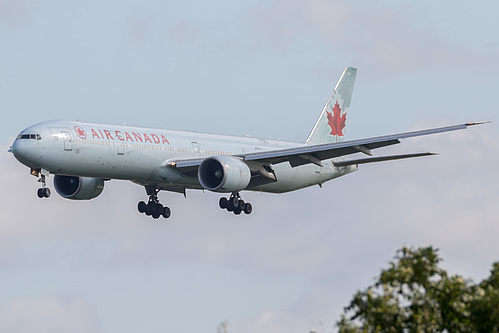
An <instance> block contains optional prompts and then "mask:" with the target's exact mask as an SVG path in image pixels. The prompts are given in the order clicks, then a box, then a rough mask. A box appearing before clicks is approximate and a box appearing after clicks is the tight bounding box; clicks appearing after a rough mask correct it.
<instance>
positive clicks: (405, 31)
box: [248, 0, 492, 74]
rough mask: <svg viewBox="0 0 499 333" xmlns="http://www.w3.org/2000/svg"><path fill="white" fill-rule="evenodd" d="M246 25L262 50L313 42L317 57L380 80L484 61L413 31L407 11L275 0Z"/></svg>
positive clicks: (461, 48)
mask: <svg viewBox="0 0 499 333" xmlns="http://www.w3.org/2000/svg"><path fill="white" fill-rule="evenodd" d="M248 21H249V22H251V23H252V24H254V26H255V29H254V30H253V31H254V33H255V35H256V40H257V41H263V42H264V45H262V46H263V47H265V48H267V49H276V50H282V51H286V52H287V50H289V49H295V48H307V47H309V46H308V44H307V41H308V40H314V41H316V43H315V44H314V46H315V47H317V45H322V48H318V49H317V52H324V51H325V50H326V52H329V53H331V56H334V57H339V56H343V57H345V58H348V59H349V61H350V62H352V63H355V64H357V66H359V67H362V68H368V69H369V70H371V71H376V72H381V73H384V74H391V73H398V72H406V71H416V70H421V69H428V68H435V67H437V66H449V65H459V64H463V63H468V62H470V61H473V60H475V62H476V60H478V59H481V60H482V61H484V60H486V59H485V58H484V57H483V56H480V55H478V54H475V53H474V52H473V50H470V49H468V48H466V47H465V46H464V45H459V44H455V43H453V42H452V41H449V40H445V39H444V38H443V37H441V36H438V35H437V34H430V33H429V32H426V31H423V30H421V29H417V28H415V24H413V23H414V21H415V20H414V18H413V17H412V16H411V15H410V8H407V7H395V6H392V7H381V6H372V4H371V3H369V4H367V3H362V2H361V4H359V3H355V4H354V3H348V4H346V3H344V2H341V1H328V0H308V1H305V0H294V1H284V0H277V1H274V2H272V3H271V4H270V5H266V6H260V7H257V8H256V9H255V10H254V11H253V12H252V13H251V14H250V19H249V20H248ZM489 60H492V58H490V59H489ZM487 63H490V61H487Z"/></svg>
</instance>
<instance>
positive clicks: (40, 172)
mask: <svg viewBox="0 0 499 333" xmlns="http://www.w3.org/2000/svg"><path fill="white" fill-rule="evenodd" d="M356 74H357V69H355V68H352V67H347V68H346V69H345V71H344V72H343V74H342V75H341V78H340V80H339V81H338V83H337V84H336V87H335V88H334V91H333V93H332V94H331V97H330V98H329V100H328V101H327V103H326V105H325V107H324V109H323V110H322V112H321V114H320V116H319V118H318V119H317V122H316V123H315V125H314V127H313V128H312V131H311V132H310V135H309V136H308V138H307V139H306V140H305V141H304V142H302V143H295V142H283V141H275V140H265V139H255V138H249V137H233V136H225V135H212V134H201V133H192V132H181V131H171V130H163V129H152V128H139V127H131V126H118V125H105V124H96V123H84V122H79V121H67V120H52V121H46V122H42V123H39V124H36V125H33V126H30V127H28V128H26V129H25V130H24V131H22V132H21V133H20V134H19V136H18V137H17V139H16V140H15V141H14V143H13V145H12V148H11V150H10V151H11V152H12V153H13V154H14V156H15V157H16V159H17V160H18V161H19V162H21V163H22V164H24V165H26V166H27V167H28V168H30V173H31V174H32V175H33V176H36V177H38V181H39V182H40V183H41V188H39V189H38V197H40V198H47V197H49V196H50V190H49V188H48V187H47V185H46V179H47V177H48V176H49V175H50V174H52V175H54V187H55V190H56V191H57V193H59V195H61V196H62V197H64V198H67V199H74V200H87V199H93V198H95V197H97V196H98V195H99V194H100V193H101V192H102V190H103V188H104V182H105V181H106V180H110V179H124V180H130V181H132V182H134V183H137V184H139V185H142V186H144V187H145V189H146V192H147V195H148V197H149V199H148V201H147V202H144V201H141V202H139V203H138V210H139V211H140V212H141V213H145V214H146V215H151V216H152V217H154V218H159V217H160V216H163V217H165V218H168V217H169V216H170V208H168V207H166V206H163V205H162V204H161V203H160V202H159V200H158V192H159V191H161V190H164V191H172V192H179V193H183V194H184V195H185V191H186V189H206V190H209V191H214V192H221V193H228V194H230V196H229V197H228V198H227V197H222V198H221V199H220V202H219V205H220V208H222V209H226V210H228V211H230V212H234V213H235V214H241V212H244V213H246V214H250V213H251V211H252V206H251V204H250V203H248V202H244V201H243V200H242V199H241V196H240V192H241V191H243V190H248V191H262V192H272V193H284V192H289V191H294V190H298V189H301V188H305V187H309V186H313V185H321V186H322V184H323V183H325V182H327V181H329V180H331V179H334V178H337V177H340V176H344V175H346V174H349V173H352V172H354V171H356V170H357V168H358V165H359V164H365V163H372V162H380V161H388V160H396V159H405V158H411V157H420V156H427V155H432V153H413V154H404V155H391V156H379V157H374V156H373V154H372V151H373V150H374V149H376V148H381V147H386V146H390V145H394V144H397V143H400V140H401V139H405V138H410V137H416V136H422V135H428V134H434V133H441V132H448V131H454V130H460V129H464V128H466V127H468V126H471V125H476V124H481V123H466V124H462V125H455V126H447V127H441V128H435V129H427V130H422V131H415V132H406V133H401V134H395V135H386V136H380V137H373V138H367V139H360V140H351V141H344V140H343V139H344V135H345V128H346V125H347V116H348V110H349V108H350V102H351V99H352V92H353V86H354V82H355V76H356ZM356 153H360V154H364V155H368V156H367V157H364V158H345V157H347V156H348V155H352V154H356Z"/></svg>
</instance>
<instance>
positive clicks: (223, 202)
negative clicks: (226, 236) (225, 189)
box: [218, 192, 253, 215]
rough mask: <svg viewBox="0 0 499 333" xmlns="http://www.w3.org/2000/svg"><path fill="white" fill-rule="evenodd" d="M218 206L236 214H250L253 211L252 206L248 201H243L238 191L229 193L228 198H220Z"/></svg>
mask: <svg viewBox="0 0 499 333" xmlns="http://www.w3.org/2000/svg"><path fill="white" fill-rule="evenodd" d="M218 204H219V206H220V208H222V209H227V211H228V212H233V213H234V214H236V215H239V214H241V213H242V212H244V213H245V214H251V212H252V211H253V206H251V204H250V203H249V202H244V200H242V199H241V196H240V195H239V192H234V193H232V194H231V195H230V198H229V199H227V198H225V197H222V198H220V201H219V202H218Z"/></svg>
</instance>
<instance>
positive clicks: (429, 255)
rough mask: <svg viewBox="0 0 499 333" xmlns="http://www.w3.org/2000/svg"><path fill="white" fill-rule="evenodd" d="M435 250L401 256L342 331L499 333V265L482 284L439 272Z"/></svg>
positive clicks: (348, 314)
mask: <svg viewBox="0 0 499 333" xmlns="http://www.w3.org/2000/svg"><path fill="white" fill-rule="evenodd" d="M441 261H442V259H441V258H440V257H439V256H438V250H437V249H434V248H433V247H431V246H430V247H424V248H418V249H411V248H407V247H403V248H402V249H400V250H398V251H397V254H396V256H395V258H394V261H392V262H390V267H389V268H388V269H384V270H382V271H381V274H380V275H379V277H378V278H377V279H376V282H375V284H374V285H372V286H369V287H368V288H367V289H366V290H364V291H358V292H357V293H355V295H354V296H353V299H352V300H351V301H350V304H349V305H348V306H347V307H345V311H344V314H343V315H342V317H341V319H340V320H339V321H338V322H337V323H336V324H337V326H338V328H339V332H342V333H357V332H498V333H499V262H497V263H495V264H494V265H493V268H492V270H491V276H490V277H489V278H488V279H486V280H484V281H483V282H482V283H480V284H479V285H475V284H473V282H472V281H471V280H470V279H467V280H466V279H464V278H462V277H461V276H459V275H453V276H449V275H448V274H447V272H446V271H445V270H443V269H442V268H441V267H439V263H440V262H441Z"/></svg>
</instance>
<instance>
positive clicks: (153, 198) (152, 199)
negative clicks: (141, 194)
mask: <svg viewBox="0 0 499 333" xmlns="http://www.w3.org/2000/svg"><path fill="white" fill-rule="evenodd" d="M146 191H147V194H148V195H149V201H148V202H147V203H145V202H144V201H140V202H139V204H138V206H137V208H138V209H139V212H140V213H145V214H146V215H147V216H152V217H153V218H154V219H158V218H159V217H160V216H163V217H164V218H165V219H167V218H169V217H170V215H171V210H170V208H169V207H166V206H163V205H162V204H161V203H160V202H159V199H158V192H159V190H157V189H156V187H153V186H146Z"/></svg>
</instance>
